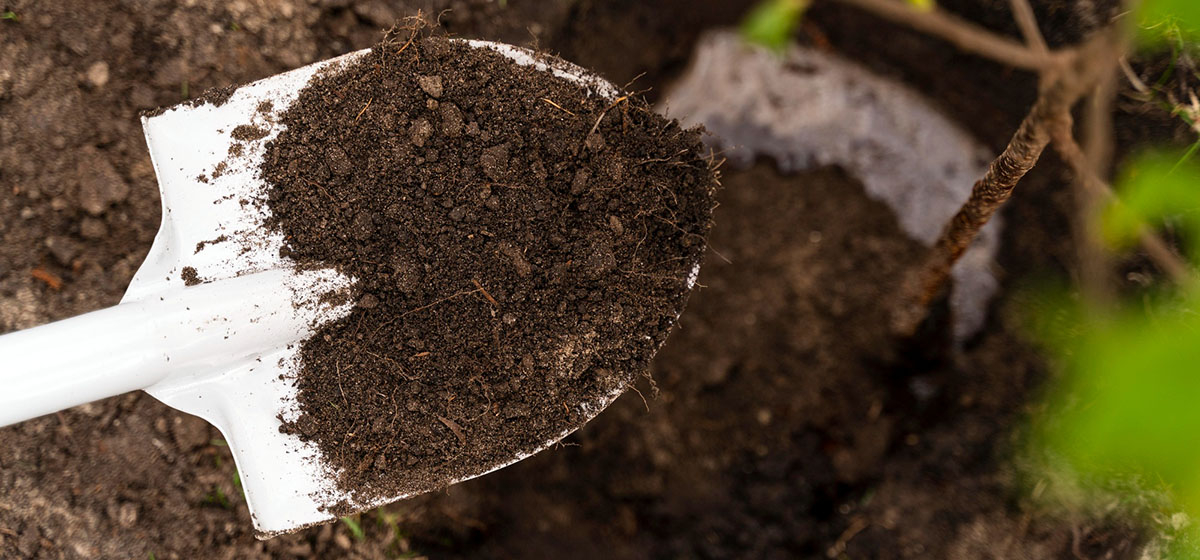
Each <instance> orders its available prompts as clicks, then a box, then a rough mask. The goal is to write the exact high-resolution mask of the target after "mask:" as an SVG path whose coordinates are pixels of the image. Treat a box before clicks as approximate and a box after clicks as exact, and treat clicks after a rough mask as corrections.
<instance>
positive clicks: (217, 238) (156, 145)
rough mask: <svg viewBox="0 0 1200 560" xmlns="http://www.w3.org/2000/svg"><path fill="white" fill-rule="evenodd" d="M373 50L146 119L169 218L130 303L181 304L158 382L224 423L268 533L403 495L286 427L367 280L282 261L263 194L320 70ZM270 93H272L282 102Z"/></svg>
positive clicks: (598, 84) (532, 61) (570, 71)
mask: <svg viewBox="0 0 1200 560" xmlns="http://www.w3.org/2000/svg"><path fill="white" fill-rule="evenodd" d="M469 44H471V45H472V46H474V47H477V48H491V49H494V50H496V51H498V52H500V53H501V54H504V55H506V56H508V57H510V58H512V59H513V60H515V61H516V62H518V63H521V64H527V65H535V66H537V67H539V68H540V69H542V70H545V71H548V72H551V73H553V74H554V75H556V76H558V77H560V78H563V79H569V80H572V81H575V82H577V83H580V84H581V85H584V86H586V87H588V88H589V90H590V91H592V92H593V93H594V94H596V95H600V96H603V97H606V98H609V99H613V98H615V96H616V91H617V90H616V88H615V87H614V86H613V85H612V84H610V83H608V82H606V81H604V80H603V79H601V78H598V77H596V76H594V75H592V74H590V73H588V72H586V71H584V70H583V69H581V68H578V67H576V66H573V65H565V64H561V63H556V64H554V65H553V66H550V65H547V64H545V63H543V62H541V61H539V60H538V59H536V57H534V56H532V53H531V52H529V51H527V50H524V49H520V48H517V47H512V46H509V45H502V44H496V43H486V42H477V41H470V42H469ZM367 52H369V51H359V52H355V53H350V54H347V55H344V56H341V57H338V58H335V59H331V60H327V61H324V62H320V63H317V64H313V65H311V66H306V67H304V68H300V69H297V70H293V71H291V72H287V73H284V74H279V75H277V76H273V77H270V78H267V79H264V80H261V81H258V82H254V83H252V84H248V85H245V86H242V87H240V88H238V89H237V90H236V91H235V92H234V93H233V94H232V96H231V97H229V98H228V100H227V101H226V102H224V103H223V104H220V105H219V106H217V105H213V104H201V105H198V106H195V107H188V106H180V107H177V108H174V109H169V110H166V111H165V112H163V113H161V114H158V115H155V116H151V117H147V118H143V126H144V128H145V134H146V143H147V145H148V146H149V149H150V155H151V158H152V159H153V161H154V168H155V171H156V173H157V174H158V181H159V188H160V190H161V193H162V204H163V220H162V227H161V229H160V230H159V232H158V236H157V237H156V238H155V241H154V245H153V247H152V249H151V251H150V254H149V255H148V257H147V259H146V262H145V264H143V265H142V267H141V269H139V270H138V272H137V275H136V276H135V277H134V279H133V282H132V283H131V284H130V286H129V290H128V292H127V293H126V295H125V298H124V300H123V301H122V304H123V305H122V306H119V307H125V304H133V303H138V302H150V303H149V304H154V302H155V301H158V302H160V303H161V304H162V305H167V304H170V305H171V306H173V307H172V308H171V309H173V310H174V311H173V313H167V312H165V311H162V312H158V313H157V314H156V317H157V323H158V326H157V327H156V328H158V329H161V330H162V332H163V334H164V336H169V337H172V340H174V341H175V342H173V343H172V344H169V345H167V346H168V347H170V348H171V350H169V351H168V352H167V354H166V355H165V356H164V358H165V359H167V360H169V361H170V362H169V363H170V367H169V368H167V369H165V370H164V371H166V372H167V373H165V374H164V375H163V376H161V377H160V378H157V379H156V380H154V382H153V384H149V385H146V387H147V388H146V391H147V392H148V393H150V394H151V395H153V396H154V397H156V398H157V399H159V400H161V401H162V402H164V403H166V404H168V405H170V406H172V407H174V408H177V409H180V410H183V411H185V412H188V413H190V414H194V415H196V416H200V417H201V418H204V419H205V420H208V421H209V422H211V423H212V424H213V425H215V426H216V427H217V428H218V429H220V431H221V432H222V433H223V434H224V436H225V439H226V441H227V442H228V444H229V448H230V449H231V451H232V452H233V456H234V459H235V461H236V463H237V467H238V471H239V473H240V475H241V481H242V486H243V488H244V489H245V492H246V500H247V503H248V505H249V509H250V512H251V515H252V517H253V520H254V525H255V528H256V530H257V531H258V533H259V535H260V536H264V537H265V536H271V535H274V534H279V533H283V532H288V531H292V530H296V529H298V528H302V527H305V526H308V525H312V524H315V523H320V522H322V521H327V520H329V519H331V518H332V517H333V516H332V514H331V513H329V512H328V511H327V509H326V508H327V507H328V506H330V505H332V504H335V503H338V502H342V503H349V504H351V505H352V506H353V507H356V508H362V509H365V508H369V507H373V506H375V505H377V504H379V503H383V502H388V501H393V500H395V499H399V498H402V497H404V496H395V497H391V498H390V499H386V500H376V501H375V502H374V503H360V502H356V501H355V500H354V499H353V498H354V497H353V496H352V495H349V494H346V493H345V492H342V491H340V490H338V489H337V488H336V487H335V486H334V484H333V479H334V477H333V473H330V472H328V471H327V470H326V467H325V466H323V464H322V463H321V461H320V460H319V458H320V456H319V452H318V450H317V448H316V446H315V445H314V444H312V443H304V442H301V441H300V439H299V438H298V437H296V436H294V435H287V434H281V433H280V432H279V427H280V418H281V417H282V418H283V419H285V420H291V419H294V417H295V416H296V415H297V414H298V404H297V402H296V395H295V388H294V387H293V386H292V382H291V381H290V379H291V378H293V377H294V376H295V375H296V373H297V371H298V367H299V364H298V352H299V346H300V344H299V343H300V342H301V341H303V340H304V339H305V338H307V337H308V336H310V335H311V334H312V332H313V331H314V330H315V329H316V328H318V327H319V326H321V325H323V324H325V323H327V322H329V321H334V320H337V319H339V318H341V317H344V316H345V315H346V314H348V313H349V312H350V309H351V305H350V304H342V305H338V306H333V305H329V304H325V303H322V301H328V298H326V299H323V298H322V297H321V296H322V295H323V294H326V293H328V292H331V291H338V290H343V289H346V288H347V287H349V286H350V285H352V283H353V281H354V279H353V278H348V277H345V276H343V275H341V274H339V273H338V272H336V271H334V270H332V269H329V270H319V271H304V272H300V271H297V270H295V269H294V268H293V264H294V263H292V262H290V261H289V260H288V259H286V258H284V257H281V256H280V248H281V247H282V246H283V242H284V240H283V239H282V237H281V235H280V234H278V233H275V232H272V231H268V230H267V229H266V228H265V227H264V221H265V219H266V218H267V217H268V212H269V211H268V210H267V209H266V208H265V206H264V205H263V204H261V202H262V201H263V200H264V194H265V192H266V189H267V185H266V184H265V183H264V182H263V180H262V179H261V178H260V177H259V176H258V168H259V165H260V164H261V163H262V158H263V155H264V153H265V146H266V144H267V143H268V142H269V141H271V140H272V139H274V138H275V137H276V136H277V135H278V134H279V132H280V131H281V130H282V125H281V124H279V123H278V122H277V117H278V115H279V114H280V113H282V112H283V111H285V110H286V109H287V107H288V106H289V105H290V104H291V103H292V102H294V101H295V99H296V98H297V97H298V95H299V92H300V90H301V89H302V88H303V87H304V86H305V85H306V84H307V82H308V80H309V79H310V78H311V77H312V76H313V74H314V73H316V72H317V71H318V70H321V69H323V68H326V67H329V66H331V65H339V64H346V63H349V62H351V61H353V60H355V59H356V58H357V57H360V56H363V55H365V54H366V53H367ZM264 101H270V102H271V106H270V108H269V109H266V107H265V105H263V102H264ZM242 125H250V126H253V127H256V128H257V129H259V130H261V131H265V132H266V135H265V136H262V137H261V138H258V139H254V140H246V141H242V142H239V143H240V144H241V153H240V154H239V155H237V156H231V155H230V148H231V146H232V145H233V144H234V143H235V140H234V139H233V138H232V137H231V134H232V133H233V131H234V129H235V128H236V127H238V126H242ZM257 135H258V134H255V135H252V136H257ZM185 269H187V270H186V276H188V277H189V278H194V279H198V280H200V281H202V282H203V283H202V284H200V285H195V286H186V285H185V284H186V282H185V280H184V276H185ZM193 283H194V282H193ZM341 301H344V299H342V300H341ZM197 311H199V312H197ZM188 341H191V342H188ZM179 348H183V349H184V350H179ZM616 396H617V393H614V394H612V395H608V396H606V397H605V398H604V399H601V401H599V402H595V403H585V405H584V407H583V410H585V411H586V413H587V414H588V415H589V418H590V417H591V416H594V415H596V414H598V413H599V412H600V411H602V410H603V409H604V408H605V407H606V406H607V405H608V404H609V403H610V402H611V401H612V400H613V399H615V398H616ZM568 433H569V431H568V432H564V433H562V434H561V435H559V436H558V437H557V438H555V439H554V440H551V441H547V442H545V445H544V446H543V447H542V448H545V447H546V446H549V445H552V444H553V443H554V442H556V441H558V439H561V438H562V437H565V436H566V435H567V434H568ZM532 452H536V450H531V453H528V454H525V455H522V456H519V457H514V458H513V460H512V462H516V461H517V460H520V459H522V458H524V457H526V456H528V455H530V454H532ZM482 474H485V473H482V472H481V473H476V474H475V476H478V475H482Z"/></svg>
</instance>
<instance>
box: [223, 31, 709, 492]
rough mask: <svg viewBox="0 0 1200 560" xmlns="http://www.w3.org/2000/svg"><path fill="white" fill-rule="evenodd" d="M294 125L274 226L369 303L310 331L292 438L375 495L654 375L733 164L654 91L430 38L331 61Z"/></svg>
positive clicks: (486, 464) (501, 452)
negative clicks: (667, 114) (627, 91)
mask: <svg viewBox="0 0 1200 560" xmlns="http://www.w3.org/2000/svg"><path fill="white" fill-rule="evenodd" d="M414 33H415V31H414ZM544 61H545V62H547V63H549V64H555V65H561V64H563V63H562V61H561V60H558V59H553V58H550V57H547V58H545V59H544ZM281 121H282V123H283V124H284V125H285V126H286V129H285V130H284V131H283V132H281V133H280V135H279V137H278V138H277V139H275V140H274V141H273V142H272V143H271V144H270V145H269V146H268V148H267V153H266V156H265V163H264V165H263V169H262V174H263V176H264V178H265V179H266V180H267V182H268V184H269V185H270V190H269V192H268V205H269V207H270V209H271V211H272V217H271V218H270V219H269V222H268V225H269V226H270V227H273V228H276V229H278V230H279V231H281V232H282V233H283V234H284V236H285V237H286V239H287V240H288V241H287V245H286V246H285V249H284V250H285V252H286V253H287V254H288V255H289V256H291V257H292V258H294V259H295V260H296V262H297V266H300V267H314V266H334V267H337V268H338V269H339V270H340V271H341V272H343V273H344V274H346V275H348V276H350V277H352V278H355V279H356V285H355V290H356V293H355V294H354V295H353V297H354V298H355V300H356V302H357V305H356V306H355V308H354V310H353V312H351V313H350V315H349V316H347V317H345V318H343V319H341V320H339V321H337V322H335V323H332V324H329V325H326V326H324V327H322V328H321V329H319V330H318V331H317V332H316V333H315V334H314V335H313V337H312V338H311V339H309V340H307V341H305V342H304V344H303V345H302V347H301V366H300V372H299V376H298V379H297V380H296V384H297V386H298V388H299V397H298V398H299V402H300V415H299V418H298V419H297V420H295V421H292V422H287V423H285V425H284V426H283V428H282V429H283V430H284V431H285V432H287V433H294V434H298V435H300V436H301V437H302V438H303V439H306V440H312V441H315V442H316V443H317V445H318V447H319V448H320V450H321V452H322V454H323V457H324V461H325V462H326V464H327V465H328V466H330V467H332V468H333V469H335V470H336V471H337V472H338V484H339V486H340V487H341V488H342V489H343V490H347V491H353V492H355V497H356V498H357V499H360V500H364V501H365V500H370V499H375V498H381V497H389V496H397V495H406V494H414V493H419V492H424V491H428V490H433V489H437V488H440V487H443V486H445V485H447V484H449V483H450V482H452V481H454V480H459V479H462V478H465V477H469V476H472V475H476V474H480V473H483V472H487V471H489V470H491V469H493V468H495V467H498V466H501V465H503V464H506V463H509V462H511V461H513V460H515V459H517V458H519V457H521V456H524V455H527V454H529V453H530V452H532V451H534V450H537V449H539V448H540V447H542V446H544V445H546V444H547V443H549V442H552V441H556V440H557V439H559V438H560V437H561V436H562V435H564V433H565V432H568V431H570V430H574V429H575V428H578V427H579V426H581V425H582V424H583V423H584V422H586V421H587V420H589V419H590V418H591V417H592V416H594V415H595V414H596V413H597V412H599V410H600V408H601V407H602V406H603V405H604V404H606V403H607V402H608V399H611V398H613V397H615V395H617V394H619V393H620V392H622V391H623V390H624V389H626V388H627V387H628V386H629V385H630V383H631V382H632V381H634V379H635V378H636V376H638V375H639V374H645V373H646V372H647V370H648V368H649V362H650V358H651V357H652V356H653V355H654V353H655V351H656V350H657V349H658V347H659V346H660V345H661V344H662V342H663V341H664V340H665V339H666V336H667V333H668V332H669V330H670V328H671V325H672V324H673V323H674V321H675V318H676V317H678V315H679V313H680V312H681V311H682V310H683V305H684V303H685V301H686V299H687V294H688V291H689V288H690V287H691V284H692V283H693V282H694V280H695V276H694V275H695V272H696V269H697V268H698V266H699V262H700V258H701V256H702V254H703V252H704V247H705V243H704V238H705V235H706V234H707V232H708V229H709V226H710V222H711V217H712V209H713V207H714V205H715V202H714V198H713V195H714V192H715V190H716V177H715V173H714V171H713V170H712V169H711V163H712V161H711V160H710V159H708V158H705V157H704V155H703V154H704V147H703V144H702V143H701V142H700V131H698V130H690V131H685V130H682V129H680V127H679V125H678V124H677V123H675V122H673V121H668V120H667V119H664V118H663V117H661V116H659V115H657V114H655V113H654V112H653V111H652V110H651V109H650V108H649V106H648V105H647V104H646V103H645V102H644V101H641V100H638V99H635V98H632V97H627V96H622V97H620V98H617V99H609V98H606V97H603V96H601V95H598V94H591V93H589V90H588V89H587V88H586V87H584V86H582V85H579V84H576V83H574V82H571V81H567V80H564V79H560V78H556V77H554V76H553V75H552V74H550V73H549V72H545V71H541V70H537V69H535V68H533V67H530V66H521V65H518V64H516V63H515V62H513V61H512V60H510V59H509V58H507V57H505V56H503V55H500V54H499V53H497V52H495V51H492V50H490V49H478V48H471V47H469V46H467V45H466V44H465V43H463V42H459V41H451V40H448V39H445V38H438V37H425V38H409V39H408V40H403V39H401V40H387V41H385V42H384V43H382V44H381V45H379V46H377V47H375V48H374V49H373V51H372V52H371V54H370V55H369V56H366V57H364V58H362V59H360V60H359V61H357V62H356V63H353V64H351V65H350V66H348V67H347V68H345V69H340V70H337V71H333V72H327V73H323V74H321V75H318V76H317V77H315V78H314V80H313V81H312V82H311V83H310V84H309V85H308V86H307V87H306V88H305V90H304V91H303V92H302V93H301V94H300V97H299V99H298V100H297V102H296V103H295V104H294V105H292V106H291V107H289V108H288V109H287V111H285V112H284V113H283V114H282V115H281ZM235 132H236V131H235Z"/></svg>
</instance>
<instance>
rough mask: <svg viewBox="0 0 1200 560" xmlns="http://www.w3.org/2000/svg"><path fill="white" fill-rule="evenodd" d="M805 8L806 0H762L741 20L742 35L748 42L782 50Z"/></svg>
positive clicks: (806, 6) (798, 23)
mask: <svg viewBox="0 0 1200 560" xmlns="http://www.w3.org/2000/svg"><path fill="white" fill-rule="evenodd" d="M806 9H808V0H764V1H763V2H760V3H759V4H758V5H757V6H755V7H754V9H753V10H750V13H749V14H747V15H746V19H744V20H742V27H741V32H742V37H744V38H745V39H746V41H748V42H750V43H753V44H756V45H762V46H764V47H767V48H769V49H771V50H774V51H782V50H783V48H784V47H785V46H787V43H788V41H789V40H791V38H792V32H794V31H795V30H796V26H798V25H800V18H801V16H803V15H804V11H805V10H806Z"/></svg>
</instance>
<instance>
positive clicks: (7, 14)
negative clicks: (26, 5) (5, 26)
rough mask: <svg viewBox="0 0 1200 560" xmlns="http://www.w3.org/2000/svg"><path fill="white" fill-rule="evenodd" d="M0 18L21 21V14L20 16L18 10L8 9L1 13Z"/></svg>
mask: <svg viewBox="0 0 1200 560" xmlns="http://www.w3.org/2000/svg"><path fill="white" fill-rule="evenodd" d="M0 19H2V20H6V21H12V22H19V21H21V16H18V15H17V13H16V12H14V11H12V10H9V11H6V12H4V13H2V14H0Z"/></svg>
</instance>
